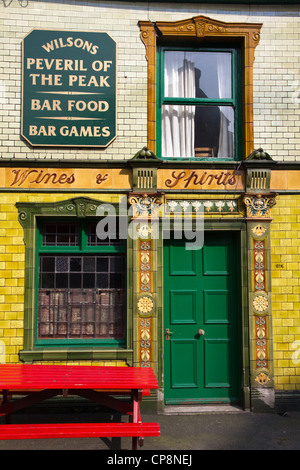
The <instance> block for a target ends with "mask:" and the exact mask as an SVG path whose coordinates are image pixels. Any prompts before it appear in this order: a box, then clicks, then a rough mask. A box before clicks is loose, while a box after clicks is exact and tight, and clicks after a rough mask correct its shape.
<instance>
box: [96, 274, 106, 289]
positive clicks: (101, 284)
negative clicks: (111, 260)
mask: <svg viewBox="0 0 300 470" xmlns="http://www.w3.org/2000/svg"><path fill="white" fill-rule="evenodd" d="M97 287H98V288H99V289H106V288H107V287H108V274H97Z"/></svg>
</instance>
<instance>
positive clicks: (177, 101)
mask: <svg viewBox="0 0 300 470" xmlns="http://www.w3.org/2000/svg"><path fill="white" fill-rule="evenodd" d="M166 51H194V52H196V51H197V52H230V53H231V56H232V87H231V91H232V97H231V98H229V99H225V98H219V99H211V98H178V97H176V98H172V97H167V96H165V92H164V89H165V84H164V62H165V52H166ZM157 64H158V67H157V71H156V78H157V83H158V84H159V86H158V87H157V116H159V117H160V116H161V115H162V106H163V105H167V104H168V105H184V104H186V105H191V106H196V105H201V106H231V107H233V109H234V112H235V125H234V158H213V157H209V158H207V157H206V158H205V157H203V158H202V157H195V158H189V159H187V158H174V157H163V156H162V155H161V148H162V142H161V133H162V122H161V118H159V119H157V122H156V125H157V155H158V157H160V158H162V159H163V160H164V161H170V160H171V161H174V160H175V161H180V160H184V161H185V164H186V163H187V161H189V162H194V161H195V162H199V161H205V160H208V161H210V162H211V161H212V160H213V161H219V162H220V161H226V162H228V161H234V160H242V148H243V145H242V141H243V131H242V82H241V76H242V73H241V70H242V53H241V50H240V49H238V48H235V47H234V48H232V47H227V46H224V45H223V44H218V43H217V44H216V45H214V47H211V46H209V45H206V46H203V45H201V46H200V47H197V48H195V47H191V44H190V43H187V44H186V45H185V44H179V45H178V44H177V43H174V44H172V46H169V45H168V46H167V47H166V46H161V47H158V48H157Z"/></svg>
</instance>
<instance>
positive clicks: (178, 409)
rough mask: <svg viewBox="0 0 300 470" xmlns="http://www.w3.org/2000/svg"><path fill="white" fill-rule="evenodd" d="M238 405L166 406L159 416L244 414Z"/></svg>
mask: <svg viewBox="0 0 300 470" xmlns="http://www.w3.org/2000/svg"><path fill="white" fill-rule="evenodd" d="M246 412H247V411H245V410H244V409H243V408H241V407H240V406H238V405H166V406H165V407H164V409H163V411H162V412H161V413H160V414H163V415H195V414H205V413H207V414H223V413H226V414H230V413H231V414H235V413H246Z"/></svg>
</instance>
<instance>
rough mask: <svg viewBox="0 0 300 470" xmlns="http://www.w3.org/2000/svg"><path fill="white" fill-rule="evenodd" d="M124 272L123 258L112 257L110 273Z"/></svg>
mask: <svg viewBox="0 0 300 470" xmlns="http://www.w3.org/2000/svg"><path fill="white" fill-rule="evenodd" d="M122 270H123V257H120V256H112V257H111V258H110V272H111V273H119V272H122Z"/></svg>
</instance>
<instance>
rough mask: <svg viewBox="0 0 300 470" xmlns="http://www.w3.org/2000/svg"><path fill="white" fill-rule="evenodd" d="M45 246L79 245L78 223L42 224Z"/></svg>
mask: <svg viewBox="0 0 300 470" xmlns="http://www.w3.org/2000/svg"><path fill="white" fill-rule="evenodd" d="M42 235H43V245H44V246H76V245H78V225H77V224H60V223H57V224H56V223H53V224H44V225H43V226H42Z"/></svg>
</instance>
